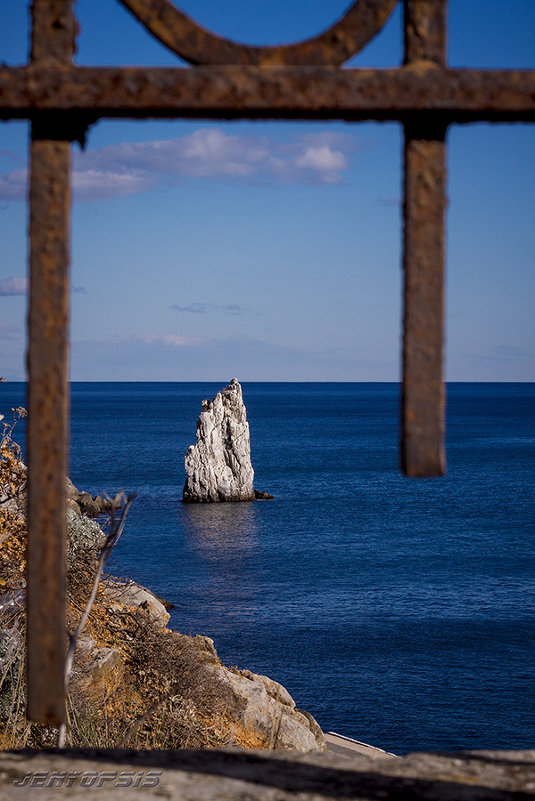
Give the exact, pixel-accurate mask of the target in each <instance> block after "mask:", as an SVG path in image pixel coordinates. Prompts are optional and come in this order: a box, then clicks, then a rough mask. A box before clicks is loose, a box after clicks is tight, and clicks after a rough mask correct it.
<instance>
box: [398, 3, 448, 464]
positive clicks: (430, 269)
mask: <svg viewBox="0 0 535 801" xmlns="http://www.w3.org/2000/svg"><path fill="white" fill-rule="evenodd" d="M404 12H405V14H404V32H405V64H407V65H410V66H411V67H412V69H415V70H416V71H420V72H423V73H424V74H426V73H427V71H428V66H426V65H429V64H433V65H435V66H438V67H439V71H440V72H441V74H444V73H443V70H442V69H440V68H441V67H443V66H444V65H445V62H446V3H445V2H444V0H405V6H404ZM404 133H405V147H404V200H403V202H404V206H403V223H404V225H403V384H402V390H401V460H400V461H401V469H402V470H403V472H404V473H405V475H407V476H417V477H421V476H441V475H443V474H444V472H445V470H446V456H445V449H444V436H445V428H446V425H445V387H444V370H443V362H444V356H443V353H444V261H445V254H444V241H445V230H444V229H445V213H446V144H445V136H446V125H445V123H444V122H443V121H441V119H440V118H439V117H438V116H437V115H428V116H427V117H425V118H424V117H420V118H417V117H416V116H413V117H412V119H411V118H409V119H408V121H407V122H406V124H405V130H404Z"/></svg>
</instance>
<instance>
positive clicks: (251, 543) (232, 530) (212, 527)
mask: <svg viewBox="0 0 535 801" xmlns="http://www.w3.org/2000/svg"><path fill="white" fill-rule="evenodd" d="M181 511H182V524H183V526H184V529H185V532H186V537H187V539H188V541H189V543H190V545H191V546H192V547H193V548H194V549H195V550H196V551H197V552H198V553H199V554H200V555H201V556H203V557H204V558H206V559H208V560H209V561H216V560H221V559H222V560H224V561H228V560H229V559H232V560H235V559H240V558H243V557H246V556H250V555H251V554H252V553H253V551H254V550H255V548H256V544H257V529H258V525H257V519H256V504H255V502H254V501H244V502H240V503H195V504H185V505H183V506H182V510H181Z"/></svg>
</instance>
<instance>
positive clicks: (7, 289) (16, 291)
mask: <svg viewBox="0 0 535 801" xmlns="http://www.w3.org/2000/svg"><path fill="white" fill-rule="evenodd" d="M27 291H28V279H27V278H26V277H24V276H18V275H12V276H10V277H9V278H0V297H8V296H12V295H25V294H26V293H27Z"/></svg>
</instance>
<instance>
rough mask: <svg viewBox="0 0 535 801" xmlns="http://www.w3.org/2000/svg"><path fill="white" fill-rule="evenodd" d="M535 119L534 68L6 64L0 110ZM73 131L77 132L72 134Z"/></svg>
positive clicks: (9, 113) (0, 79)
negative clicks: (149, 66)
mask: <svg viewBox="0 0 535 801" xmlns="http://www.w3.org/2000/svg"><path fill="white" fill-rule="evenodd" d="M43 111H46V112H54V113H58V114H60V113H62V114H63V115H64V116H63V122H62V124H61V125H59V126H58V127H59V132H58V135H62V134H61V131H64V130H66V123H67V117H68V118H70V119H73V120H74V121H76V120H79V121H80V120H82V121H85V120H89V121H91V120H93V121H96V120H97V119H99V118H100V117H112V118H117V117H130V118H136V117H137V118H147V117H167V118H176V117H196V118H200V117H214V118H219V119H237V118H250V119H254V118H266V119H267V118H269V119H346V120H356V121H359V120H398V121H401V122H404V121H406V120H407V119H409V118H410V117H412V116H414V115H422V116H426V115H428V114H432V115H433V116H435V117H436V118H437V119H440V120H441V121H442V122H444V123H448V124H449V123H466V122H476V121H489V122H507V121H513V120H516V121H525V122H533V121H535V70H511V71H508V70H442V69H438V68H436V67H434V66H433V65H432V64H430V63H428V62H427V63H424V62H421V63H417V64H413V65H410V66H409V65H408V66H405V67H403V68H399V69H384V70H382V69H336V68H325V67H293V68H292V67H272V68H269V69H264V68H261V67H195V68H187V69H174V68H141V67H129V68H99V67H76V68H72V69H68V68H54V67H43V68H40V69H37V68H35V67H17V68H0V118H4V119H6V118H13V117H19V118H28V117H30V118H35V117H36V116H38V115H39V114H40V113H41V112H43ZM73 138H75V137H73Z"/></svg>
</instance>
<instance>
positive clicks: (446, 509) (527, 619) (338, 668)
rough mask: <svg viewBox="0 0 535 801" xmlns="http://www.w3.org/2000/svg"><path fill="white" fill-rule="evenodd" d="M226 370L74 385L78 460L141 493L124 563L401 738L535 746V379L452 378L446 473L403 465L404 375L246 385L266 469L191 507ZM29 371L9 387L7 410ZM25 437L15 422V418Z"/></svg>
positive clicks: (92, 487)
mask: <svg viewBox="0 0 535 801" xmlns="http://www.w3.org/2000/svg"><path fill="white" fill-rule="evenodd" d="M220 388H221V384H213V383H206V384H204V383H74V384H73V385H72V433H71V477H72V479H73V481H74V483H75V484H76V485H77V486H78V487H79V488H81V489H86V490H89V491H90V492H92V493H102V492H108V493H110V494H111V493H114V492H115V491H116V490H118V489H120V488H124V489H125V490H127V491H129V492H132V491H134V490H137V491H138V493H139V497H138V499H137V500H136V502H135V504H134V506H133V508H132V510H131V513H130V515H129V518H128V522H127V526H126V529H125V533H124V534H123V537H122V539H121V540H120V542H119V544H118V546H117V548H116V551H115V553H114V556H113V557H112V561H110V563H108V567H109V571H110V572H111V573H113V574H115V575H120V576H129V577H132V578H134V579H135V580H136V581H139V582H141V583H142V584H144V585H146V586H148V587H150V588H151V589H152V590H153V591H155V592H156V593H158V594H159V595H161V596H163V597H165V598H166V599H167V600H169V601H171V602H172V603H174V604H175V608H174V609H173V611H172V615H171V625H172V626H173V627H175V628H176V629H179V630H180V631H183V632H186V633H191V634H194V633H202V634H206V635H209V636H210V637H212V638H213V639H214V641H215V644H216V647H217V650H218V653H219V655H220V657H221V659H222V660H223V661H224V662H225V663H226V664H230V665H238V666H239V667H242V668H248V669H250V670H253V671H255V672H258V673H264V674H267V675H269V676H271V677H272V678H274V679H276V680H278V681H280V682H282V683H283V684H284V685H285V686H286V687H287V688H288V690H289V691H290V692H291V694H292V695H293V696H294V698H295V700H296V702H297V705H298V706H299V707H301V708H303V709H307V710H309V711H310V712H311V713H312V714H313V715H314V716H315V717H316V718H317V719H318V721H319V723H320V724H321V726H322V727H323V728H324V729H325V730H334V731H336V732H339V733H341V734H345V735H348V736H350V737H355V738H357V739H359V740H363V741H365V742H368V743H371V744H373V745H377V746H380V747H382V748H385V749H387V750H390V751H394V752H396V753H404V752H408V751H414V750H420V749H433V750H449V749H460V748H526V747H533V746H534V745H535V550H534V540H535V536H534V534H535V525H534V509H533V499H534V490H535V384H504V383H496V384H450V385H449V386H448V436H447V440H448V474H447V476H446V477H445V478H439V479H437V478H435V479H407V478H404V477H403V476H402V475H401V474H400V473H399V471H398V414H399V401H398V398H399V387H398V385H397V384H365V383H362V384H352V383H340V384H335V383H310V384H305V383H244V384H243V392H244V399H245V402H246V405H247V410H248V418H249V422H250V428H251V445H252V458H253V465H254V468H255V486H256V488H257V489H261V490H267V491H268V492H270V493H272V494H273V495H274V496H275V500H273V501H258V502H250V503H241V504H216V505H208V506H205V505H199V506H196V505H183V504H182V503H181V495H182V487H183V483H184V479H185V472H184V454H185V452H186V449H187V447H188V445H190V444H191V443H193V442H194V441H195V423H196V420H197V417H198V415H199V412H200V405H201V400H202V399H203V398H211V397H213V396H214V395H215V393H216V392H217V390H218V389H220ZM23 402H24V385H22V384H4V385H1V386H0V411H1V412H5V410H6V409H9V408H10V407H11V406H14V405H17V404H19V403H23ZM21 433H22V431H21Z"/></svg>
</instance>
